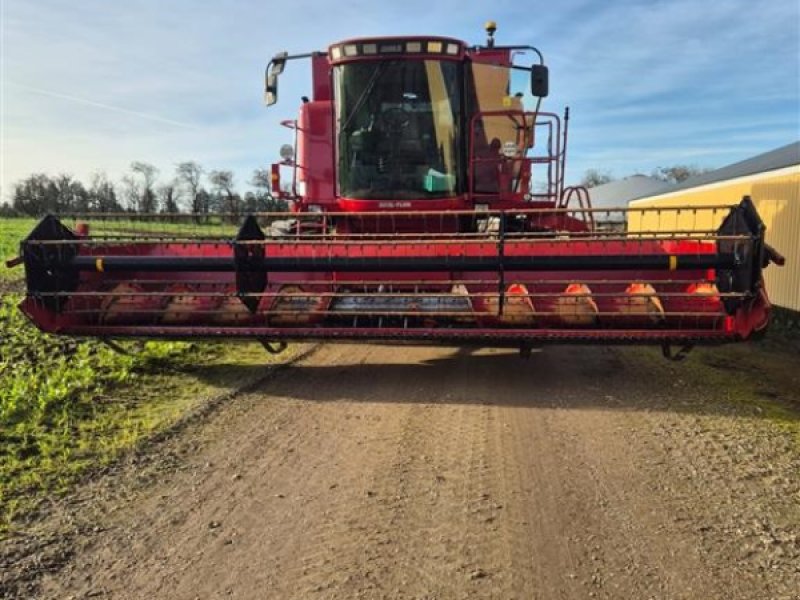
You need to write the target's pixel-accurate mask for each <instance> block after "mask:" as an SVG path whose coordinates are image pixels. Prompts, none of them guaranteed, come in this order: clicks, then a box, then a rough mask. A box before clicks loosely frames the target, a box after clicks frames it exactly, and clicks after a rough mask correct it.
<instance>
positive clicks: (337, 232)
mask: <svg viewBox="0 0 800 600" xmlns="http://www.w3.org/2000/svg"><path fill="white" fill-rule="evenodd" d="M487 30H488V31H489V39H488V41H487V43H486V45H485V46H477V47H468V46H466V45H465V44H464V43H463V42H460V41H458V40H453V39H450V38H442V37H414V38H375V39H358V40H348V41H345V42H342V43H339V44H334V45H333V46H331V47H330V48H329V50H328V51H327V52H314V53H311V54H307V55H302V56H288V55H286V54H281V55H278V56H276V57H275V58H274V59H273V60H272V61H271V63H270V65H269V66H268V72H267V78H266V79H267V80H266V91H267V104H272V103H274V102H275V101H276V100H277V90H278V77H279V75H280V74H281V73H282V72H283V70H284V67H285V65H286V63H287V61H289V60H293V59H297V58H306V59H310V61H311V65H312V75H313V96H312V98H310V99H309V98H304V99H303V100H304V101H303V103H302V105H301V108H300V114H299V116H298V119H297V120H296V121H289V122H285V123H284V124H285V125H286V126H287V127H289V128H290V129H292V130H293V132H294V134H295V146H294V147H289V146H287V147H285V148H283V149H282V152H281V154H282V156H283V158H284V161H283V162H282V163H278V164H276V165H273V170H272V173H273V186H274V190H273V193H274V195H275V196H277V197H281V198H284V199H286V200H287V201H289V202H290V205H291V208H292V210H291V212H287V213H258V214H250V215H239V214H228V215H214V216H210V215H197V214H195V215H170V216H167V217H164V216H160V217H156V216H141V215H140V216H136V215H81V216H72V217H67V218H62V219H57V218H55V217H47V218H45V219H44V220H43V221H42V222H41V223H40V224H39V225H38V226H37V227H36V228H35V229H34V231H33V232H32V233H31V234H30V235H29V236H28V238H27V239H26V240H25V241H24V242H23V243H22V260H23V262H24V264H25V269H26V281H27V296H26V298H25V300H24V301H23V303H22V309H23V310H24V311H25V312H26V314H27V315H28V316H29V317H30V318H31V319H32V320H33V321H34V322H35V323H36V324H37V325H38V326H39V327H40V328H41V329H43V330H45V331H48V332H52V333H59V334H65V335H74V336H99V337H101V338H118V337H129V336H143V337H159V338H231V339H232V338H256V339H259V340H261V341H262V342H263V343H265V345H266V346H267V347H268V348H274V345H273V344H275V343H279V344H282V343H283V342H285V341H288V340H308V339H322V340H356V341H381V342H398V343H399V342H423V343H426V342H427V343H455V344H468V343H472V344H480V345H493V346H518V347H520V348H521V349H522V350H523V351H525V350H527V349H529V348H530V347H531V346H536V345H539V344H542V343H545V342H563V343H566V342H579V343H592V342H594V343H631V344H660V345H662V347H663V348H664V349H665V354H669V355H671V354H670V348H671V347H672V346H673V345H675V346H679V347H681V348H688V347H691V346H692V345H694V344H700V343H708V344H713V343H722V342H733V341H742V340H746V339H748V338H750V337H752V336H753V335H754V334H757V333H759V332H762V331H764V329H765V327H766V326H767V323H768V320H769V302H768V300H767V296H766V293H765V290H764V286H763V279H762V275H761V274H762V269H763V268H764V267H766V266H767V264H768V263H769V262H770V260H771V259H772V260H773V261H775V262H780V257H779V256H778V255H777V254H776V253H775V252H774V251H772V250H771V249H770V248H769V247H768V246H767V245H766V244H765V243H764V226H763V224H762V222H761V220H760V219H759V217H758V214H757V213H756V210H755V208H754V206H753V204H752V202H750V200H749V199H748V198H745V199H743V200H742V201H741V202H739V203H738V204H734V205H732V206H729V207H688V208H663V209H626V208H620V209H603V210H597V209H592V208H591V206H590V203H589V197H588V194H587V193H586V190H584V189H580V188H565V186H564V164H565V156H566V142H567V124H568V118H569V117H568V114H569V113H568V112H565V115H564V118H563V119H562V118H560V117H559V116H558V115H556V114H553V113H547V112H544V111H541V110H540V104H541V100H542V98H543V97H544V96H546V95H547V93H548V74H547V68H546V67H545V66H544V64H543V60H542V57H541V54H540V53H539V51H538V50H536V49H535V48H532V47H516V46H511V47H500V46H496V45H495V44H494V37H493V36H494V26H493V25H492V24H490V26H488V27H487ZM525 53H528V54H532V55H533V56H535V57H536V59H537V60H536V62H535V64H534V65H533V66H521V65H518V64H515V63H514V58H515V57H519V56H521V55H524V54H525ZM520 76H521V77H522V78H523V79H524V81H525V84H524V87H521V88H520V91H519V92H518V93H515V85H517V84H518V83H519V77H520ZM531 98H532V100H533V101H532V103H531V104H532V107H531V108H526V107H525V106H524V103H525V102H526V99H531ZM287 169H289V170H291V173H292V179H291V191H290V192H286V191H282V188H281V181H280V176H281V170H284V171H285V170H287ZM609 215H614V216H615V217H616V218H615V220H614V221H613V222H610V221H609V218H608V217H609ZM68 225H71V226H68Z"/></svg>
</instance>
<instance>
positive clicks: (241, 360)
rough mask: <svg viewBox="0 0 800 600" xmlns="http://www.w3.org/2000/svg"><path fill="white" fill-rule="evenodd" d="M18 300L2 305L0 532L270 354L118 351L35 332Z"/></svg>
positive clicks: (155, 346) (174, 346)
mask: <svg viewBox="0 0 800 600" xmlns="http://www.w3.org/2000/svg"><path fill="white" fill-rule="evenodd" d="M16 300H17V298H15V297H14V295H7V296H5V297H4V298H3V300H2V305H0V536H2V535H3V533H4V532H7V531H8V529H9V528H11V527H13V526H14V523H15V522H17V521H19V520H21V519H23V518H24V517H26V516H27V515H29V514H30V513H31V512H32V511H34V510H35V508H36V507H37V506H38V505H39V504H40V502H41V501H42V500H43V499H46V498H51V497H53V496H59V495H61V494H64V493H65V492H67V491H69V489H70V488H71V486H73V485H74V483H75V482H76V481H78V480H79V479H80V478H81V477H82V476H84V475H85V474H86V473H87V472H89V471H92V470H96V469H97V468H99V467H102V466H104V465H108V464H110V463H111V462H113V461H114V460H115V459H117V458H118V457H119V456H120V455H121V453H123V452H125V451H127V450H130V449H131V448H133V447H135V446H136V445H137V444H138V443H139V442H140V441H142V440H143V439H146V438H148V437H150V436H151V435H153V434H154V433H156V432H158V431H160V430H163V429H164V428H166V427H169V426H170V425H171V424H173V423H174V422H175V421H177V420H178V419H180V418H181V417H182V416H183V415H184V414H186V413H187V411H190V410H191V409H192V408H194V407H196V406H198V405H199V404H201V403H203V402H204V400H205V399H207V398H209V397H213V396H214V395H217V394H219V393H224V392H227V391H230V390H233V389H236V388H237V387H238V386H240V385H242V384H243V383H246V382H247V381H249V380H254V379H255V378H257V377H259V376H262V375H263V374H264V372H265V370H264V365H265V363H267V362H268V361H269V356H268V355H266V354H265V352H264V350H263V348H261V347H260V346H258V345H254V344H240V345H223V344H203V345H197V344H187V343H170V342H133V343H126V344H124V345H125V347H126V348H127V349H128V350H129V351H130V354H129V355H121V354H117V353H115V352H114V351H112V350H111V349H109V348H107V347H105V346H103V345H102V344H100V343H99V342H96V341H82V342H76V341H75V340H72V339H68V338H56V337H52V336H47V335H44V334H42V333H40V332H39V331H38V330H37V329H35V328H34V327H33V326H31V325H29V324H28V323H27V322H26V321H25V318H24V317H23V316H22V315H21V314H20V312H19V311H18V310H16V308H15V306H14V304H15V302H16ZM283 358H285V357H282V358H281V360H282V359H283Z"/></svg>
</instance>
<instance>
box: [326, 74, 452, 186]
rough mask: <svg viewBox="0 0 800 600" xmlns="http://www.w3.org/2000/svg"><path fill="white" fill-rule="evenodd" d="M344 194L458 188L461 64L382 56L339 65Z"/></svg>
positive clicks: (336, 77) (337, 80) (338, 110)
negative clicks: (373, 59) (376, 58)
mask: <svg viewBox="0 0 800 600" xmlns="http://www.w3.org/2000/svg"><path fill="white" fill-rule="evenodd" d="M334 80H335V88H336V115H337V125H338V127H337V131H338V132H339V134H338V135H339V139H338V167H339V194H340V195H341V196H345V197H348V198H355V199H375V200H384V199H391V200H403V199H405V200H411V199H425V198H444V197H448V196H454V195H456V194H458V193H459V192H460V190H461V186H462V181H461V175H460V174H461V148H460V147H459V141H458V140H460V139H461V136H460V135H459V127H460V123H461V110H462V109H461V94H460V89H461V85H460V64H459V63H457V62H455V61H437V60H383V61H369V62H359V63H350V64H345V65H338V66H337V67H336V68H335V70H334Z"/></svg>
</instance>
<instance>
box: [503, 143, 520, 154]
mask: <svg viewBox="0 0 800 600" xmlns="http://www.w3.org/2000/svg"><path fill="white" fill-rule="evenodd" d="M518 152H519V148H517V144H516V142H505V143H504V144H503V156H505V157H506V158H514V157H515V156H516V155H517V153H518Z"/></svg>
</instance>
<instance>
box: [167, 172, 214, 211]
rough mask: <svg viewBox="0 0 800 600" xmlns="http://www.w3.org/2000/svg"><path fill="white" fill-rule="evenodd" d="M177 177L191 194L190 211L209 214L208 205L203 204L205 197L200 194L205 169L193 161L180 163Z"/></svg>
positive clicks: (176, 173)
mask: <svg viewBox="0 0 800 600" xmlns="http://www.w3.org/2000/svg"><path fill="white" fill-rule="evenodd" d="M175 175H176V177H177V179H178V181H179V182H180V183H181V184H182V185H183V186H185V188H186V191H187V192H188V193H189V202H190V206H189V210H190V211H191V212H193V213H206V212H208V204H207V203H204V202H203V198H204V197H205V195H204V194H201V193H200V190H201V186H200V181H201V179H202V178H203V167H201V166H200V165H199V164H198V163H196V162H194V161H191V160H190V161H186V162H182V163H178V165H177V166H176V167H175ZM204 204H205V205H204Z"/></svg>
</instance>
